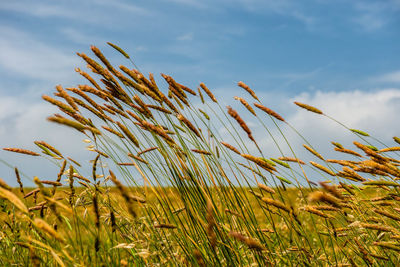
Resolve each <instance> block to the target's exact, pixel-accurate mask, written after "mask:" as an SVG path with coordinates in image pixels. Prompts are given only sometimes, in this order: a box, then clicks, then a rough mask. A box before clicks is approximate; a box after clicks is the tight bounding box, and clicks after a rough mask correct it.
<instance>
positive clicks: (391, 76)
mask: <svg viewBox="0 0 400 267" xmlns="http://www.w3.org/2000/svg"><path fill="white" fill-rule="evenodd" d="M372 80H373V81H377V82H384V83H400V70H397V71H393V72H389V73H385V74H382V75H380V76H377V77H375V78H373V79H372Z"/></svg>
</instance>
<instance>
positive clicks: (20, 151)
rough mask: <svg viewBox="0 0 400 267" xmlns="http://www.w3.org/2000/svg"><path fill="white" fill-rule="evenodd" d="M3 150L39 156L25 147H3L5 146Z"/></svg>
mask: <svg viewBox="0 0 400 267" xmlns="http://www.w3.org/2000/svg"><path fill="white" fill-rule="evenodd" d="M3 150H6V151H10V152H15V153H20V154H25V155H30V156H40V154H39V153H36V152H33V151H30V150H27V149H22V148H13V147H5V148H3Z"/></svg>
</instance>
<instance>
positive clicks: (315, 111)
mask: <svg viewBox="0 0 400 267" xmlns="http://www.w3.org/2000/svg"><path fill="white" fill-rule="evenodd" d="M294 103H295V104H296V105H297V106H299V107H301V108H304V109H306V110H308V111H311V112H314V113H317V114H323V113H322V111H321V110H319V109H317V108H316V107H313V106H310V105H307V104H303V103H300V102H294Z"/></svg>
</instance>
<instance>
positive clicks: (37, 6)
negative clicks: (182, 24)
mask: <svg viewBox="0 0 400 267" xmlns="http://www.w3.org/2000/svg"><path fill="white" fill-rule="evenodd" d="M103 7H106V8H103ZM88 9H90V13H88V12H87V10H88ZM0 10H5V11H12V12H18V13H24V14H27V15H29V16H34V17H39V18H50V17H57V18H66V19H73V20H78V21H85V22H91V23H96V24H98V23H102V24H104V23H106V22H105V19H106V18H109V14H110V12H109V11H110V10H111V11H113V12H112V13H114V12H129V13H131V14H132V13H133V14H135V15H149V14H150V13H151V12H150V11H149V10H147V9H145V8H141V7H138V6H136V5H134V4H132V3H129V2H125V1H118V0H115V1H104V0H91V1H84V2H78V1H67V2H65V3H63V2H60V1H58V2H55V1H41V2H38V1H6V2H4V1H3V2H2V3H1V5H0ZM116 18H118V16H117V17H116Z"/></svg>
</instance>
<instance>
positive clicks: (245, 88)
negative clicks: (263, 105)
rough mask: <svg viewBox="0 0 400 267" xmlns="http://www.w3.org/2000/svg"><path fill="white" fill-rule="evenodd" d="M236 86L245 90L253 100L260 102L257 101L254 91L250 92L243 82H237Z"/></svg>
mask: <svg viewBox="0 0 400 267" xmlns="http://www.w3.org/2000/svg"><path fill="white" fill-rule="evenodd" d="M237 85H238V86H239V87H242V88H243V89H244V90H246V91H247V92H248V93H249V94H250V95H251V96H252V97H253V98H254V99H255V100H258V101H260V100H259V99H258V97H257V95H256V93H254V91H253V90H251V89H250V87H249V86H248V85H247V84H245V83H244V82H242V81H240V82H238V84H237Z"/></svg>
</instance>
